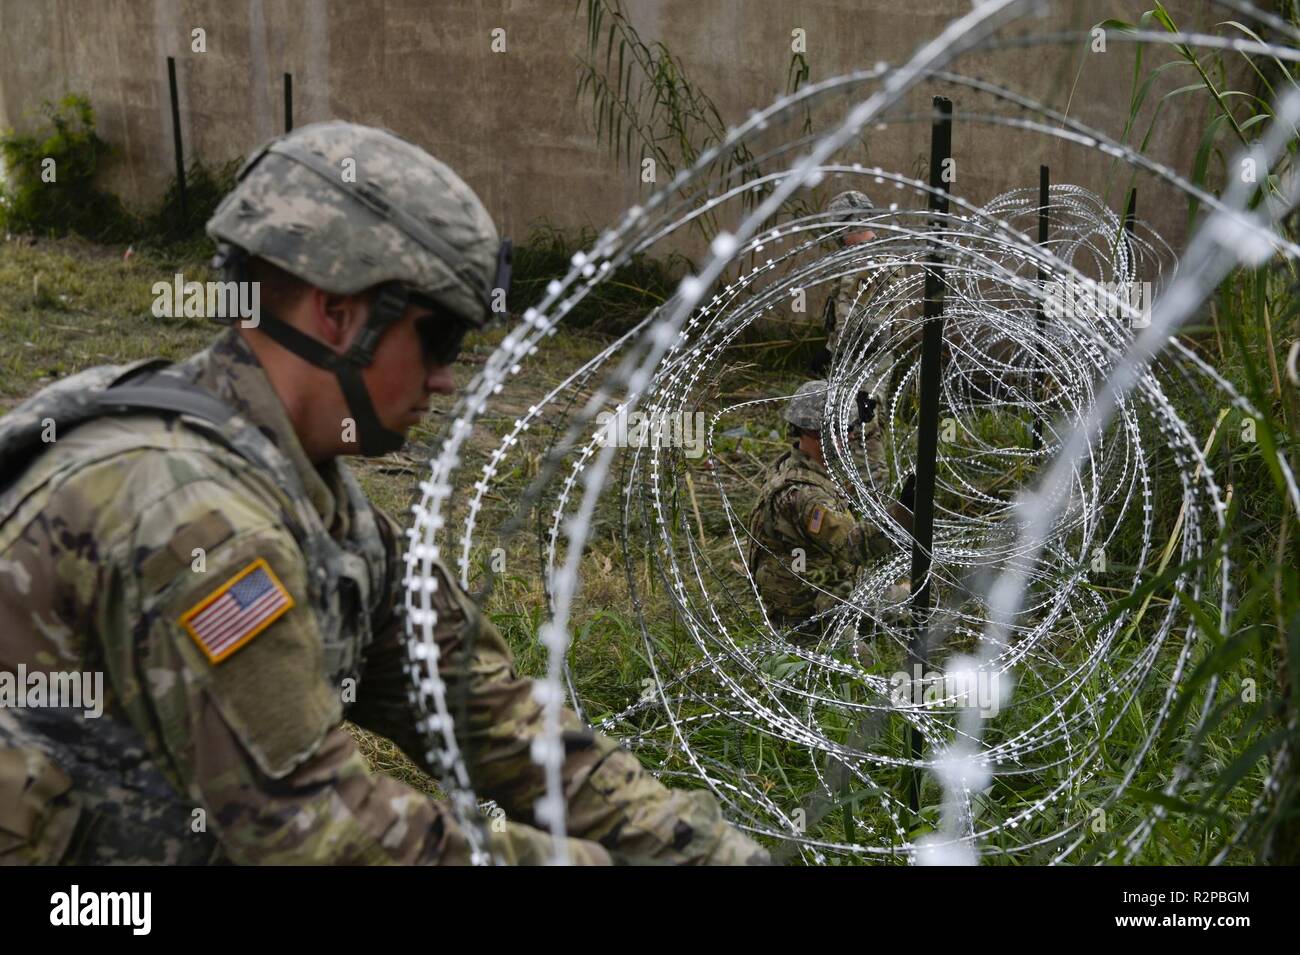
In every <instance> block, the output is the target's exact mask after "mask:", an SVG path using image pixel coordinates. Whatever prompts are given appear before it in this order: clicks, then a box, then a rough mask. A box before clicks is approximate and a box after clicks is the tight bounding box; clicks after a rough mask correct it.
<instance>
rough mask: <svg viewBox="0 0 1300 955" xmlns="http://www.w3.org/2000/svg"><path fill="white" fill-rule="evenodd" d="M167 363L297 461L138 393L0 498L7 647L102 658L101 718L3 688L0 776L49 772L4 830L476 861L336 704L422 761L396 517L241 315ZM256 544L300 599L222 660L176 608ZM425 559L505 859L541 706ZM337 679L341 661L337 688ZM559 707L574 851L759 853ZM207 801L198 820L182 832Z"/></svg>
mask: <svg viewBox="0 0 1300 955" xmlns="http://www.w3.org/2000/svg"><path fill="white" fill-rule="evenodd" d="M176 373H177V374H178V375H181V376H183V377H184V378H185V379H186V380H188V381H191V382H194V383H196V384H198V385H199V386H201V387H202V388H204V389H206V390H210V391H211V392H212V393H214V394H216V395H218V396H219V397H221V398H222V399H223V400H224V401H226V402H227V403H229V404H230V405H231V406H232V407H233V408H235V410H236V411H237V415H238V418H239V419H244V422H246V424H244V423H241V424H238V425H237V426H236V427H238V428H244V427H252V428H254V429H256V430H257V431H259V432H261V433H263V434H264V435H266V436H267V437H268V438H269V439H270V442H271V444H272V445H273V446H274V447H275V449H276V450H277V451H278V452H279V453H280V454H281V455H283V458H284V459H285V461H286V462H287V464H288V465H289V466H290V468H291V471H292V474H293V475H296V477H297V479H298V480H297V482H292V481H291V482H288V483H285V482H283V481H282V475H281V474H278V473H264V472H260V471H259V470H258V469H256V468H253V467H250V465H249V462H248V461H247V460H245V459H244V458H243V457H241V456H240V455H239V454H236V453H234V452H233V451H231V450H230V448H228V447H226V446H225V445H224V444H223V443H222V442H220V441H218V440H214V439H213V438H212V437H211V436H209V435H207V434H205V433H204V432H205V428H204V427H203V426H202V425H201V424H200V423H199V422H197V421H192V420H191V419H189V418H186V419H184V421H185V423H184V425H180V424H178V423H177V421H176V420H167V419H166V418H163V417H161V416H153V415H140V416H129V417H119V418H100V419H98V420H96V421H93V422H90V423H87V424H84V425H82V426H81V427H79V428H76V429H75V430H73V431H72V432H71V433H69V434H67V435H63V436H59V437H58V438H57V440H56V441H55V442H54V443H53V444H52V445H51V446H50V448H49V450H47V451H46V452H45V453H44V454H42V455H41V456H40V457H39V458H38V459H37V460H36V462H35V463H34V464H33V465H32V466H31V467H30V468H29V469H28V470H27V471H26V472H25V473H24V474H23V476H22V477H21V478H20V480H19V481H18V483H17V484H16V485H15V486H13V487H12V488H10V489H9V490H8V491H7V492H6V493H5V494H4V496H3V498H0V504H3V505H4V507H3V509H0V670H6V671H9V672H14V671H16V669H17V667H18V665H19V664H24V665H25V666H26V667H27V669H28V671H29V672H31V671H35V670H42V671H84V670H97V669H98V670H103V671H105V674H106V684H107V686H108V687H109V689H108V691H107V697H108V698H107V701H106V704H105V711H104V715H103V716H102V717H101V718H99V719H86V718H85V717H83V716H81V715H79V714H74V713H70V712H66V711H54V710H42V709H3V708H0V794H4V793H6V791H7V792H13V788H12V784H13V783H14V781H15V780H20V781H21V780H24V779H25V780H26V781H25V782H21V787H20V791H27V790H30V789H32V788H33V787H35V788H36V789H38V790H39V791H40V792H42V793H44V794H45V797H44V798H43V800H38V799H32V800H29V801H32V802H33V806H32V808H31V810H30V811H29V812H26V813H25V815H24V818H23V819H22V820H21V823H22V824H21V826H20V825H19V824H18V823H16V822H15V819H17V818H18V814H17V813H11V814H9V816H8V817H6V816H5V815H0V852H3V851H4V850H5V849H6V848H8V849H10V850H11V851H18V852H22V853H24V854H25V855H26V856H27V857H28V858H30V859H36V860H39V861H52V860H53V859H57V858H59V857H60V856H62V857H63V858H64V859H65V860H75V861H82V862H113V861H152V862H203V861H215V860H229V861H235V862H241V863H257V862H269V863H302V862H308V863H326V862H328V863H373V862H396V863H457V862H464V861H466V860H467V859H468V854H467V853H468V847H467V843H466V839H465V836H464V834H463V833H462V832H461V831H460V830H459V829H458V827H457V825H456V823H455V821H454V819H453V816H452V814H451V812H450V811H449V809H448V807H447V806H446V804H444V803H440V802H437V801H435V800H432V799H430V798H428V797H426V796H424V795H422V794H420V793H418V792H416V791H414V790H412V789H410V788H408V787H407V786H405V785H403V784H401V783H399V782H397V781H395V780H392V779H389V778H387V777H384V776H376V775H374V774H372V773H371V772H370V771H369V769H368V768H367V766H366V763H365V761H364V759H363V758H362V756H361V754H360V753H359V751H358V750H357V747H356V745H355V743H354V741H353V739H352V737H351V736H350V734H349V733H348V732H347V731H346V729H344V728H343V727H342V726H340V725H339V724H340V721H341V720H342V719H344V718H347V719H349V720H352V721H353V722H355V723H357V724H358V725H360V726H363V727H365V728H367V729H370V730H372V731H374V732H376V733H379V734H381V735H384V736H386V737H388V738H389V739H392V740H393V741H394V742H396V743H398V745H399V746H401V748H402V749H403V750H404V751H405V752H407V753H408V754H409V755H411V756H412V757H413V758H416V759H417V760H418V759H419V758H420V755H421V754H422V753H423V750H424V747H423V746H422V745H421V743H420V741H419V740H418V739H417V738H416V735H415V732H414V716H413V714H412V713H411V712H410V711H409V709H408V706H407V686H408V679H407V677H406V676H405V675H404V673H403V670H402V660H403V658H404V656H405V648H404V643H403V627H402V621H401V616H400V614H399V613H398V612H396V610H397V608H398V607H399V604H400V602H401V601H400V599H399V598H400V593H401V576H402V574H401V573H400V571H401V569H402V563H401V547H400V541H401V537H400V534H399V531H398V528H397V527H396V525H395V524H394V523H393V522H392V521H391V520H390V519H389V518H387V517H386V516H385V515H384V514H383V513H382V512H381V511H379V510H378V509H376V508H374V507H373V506H372V505H369V504H368V503H367V502H366V500H365V498H364V497H363V496H362V493H361V491H360V490H359V488H358V486H357V484H356V481H355V479H354V478H353V477H352V475H351V473H350V472H349V470H348V469H347V468H346V466H344V465H343V464H342V463H341V462H339V461H338V460H337V459H335V460H333V461H330V462H328V463H326V464H325V465H322V466H321V467H320V468H319V469H318V468H316V467H313V466H312V465H311V464H310V463H309V462H308V461H307V459H306V458H305V456H304V454H303V451H302V449H301V447H300V445H299V444H298V442H297V439H296V437H295V436H294V433H293V430H292V426H291V425H290V423H289V420H288V418H287V415H286V414H285V412H284V409H283V406H282V405H280V403H279V401H278V400H277V399H276V397H275V394H274V392H273V391H272V389H271V385H270V382H269V380H268V379H267V377H266V375H265V374H264V373H263V372H262V370H261V367H260V365H258V364H257V361H256V359H255V357H254V356H253V354H252V352H251V350H250V349H249V348H248V346H247V345H246V344H245V343H244V341H243V339H242V338H241V337H240V336H239V334H238V333H237V332H234V331H230V332H227V333H226V334H225V335H224V336H222V337H221V338H220V339H219V340H218V341H217V343H216V344H215V345H214V346H213V347H212V348H210V349H208V350H207V351H204V352H201V353H200V354H198V355H196V356H195V357H193V358H192V359H190V360H189V361H187V362H185V363H184V364H183V365H180V366H177V367H176ZM12 414H14V415H18V416H21V415H22V414H23V408H22V407H20V408H18V409H16V410H15V411H14V412H13V413H12ZM5 423H7V424H8V423H10V422H5ZM295 483H296V484H297V485H298V486H296V487H295V486H294V484H295ZM299 491H301V492H302V493H301V495H300V494H299V493H298V492H299ZM304 524H313V525H318V527H319V529H321V530H324V531H325V532H326V533H328V535H329V536H330V537H331V539H333V540H334V541H336V542H337V544H338V545H339V554H338V555H337V556H338V560H339V562H340V568H339V578H338V580H339V586H338V587H337V589H335V590H334V591H333V592H332V593H326V592H323V591H321V590H320V589H319V588H318V587H317V586H316V582H317V581H318V580H321V579H323V578H324V577H325V576H326V574H325V572H324V571H323V570H322V569H320V568H316V570H315V573H313V572H312V571H313V565H312V563H311V562H310V561H308V560H307V559H306V555H305V554H304V553H303V551H302V549H301V546H300V543H299V541H300V539H301V537H302V536H303V525H304ZM196 549H201V552H202V554H203V558H204V560H203V562H204V564H205V566H202V567H201V569H200V570H198V571H196V569H195V567H196V563H195V561H196V557H195V555H196V554H197V553H199V551H196ZM257 559H264V560H266V561H267V563H268V564H269V566H270V568H271V569H272V570H273V571H274V574H275V576H276V578H278V580H279V581H281V582H282V583H283V585H284V587H285V589H286V590H287V591H288V593H289V595H290V596H291V598H292V601H293V606H292V607H291V608H290V609H289V610H288V612H286V613H284V614H283V615H282V616H280V617H278V618H277V619H276V620H275V621H274V622H273V623H272V624H271V626H269V627H267V628H266V629H265V630H263V631H262V632H261V633H259V634H257V635H256V636H254V637H253V638H252V639H251V640H249V641H248V642H247V643H246V644H245V645H244V646H242V647H240V648H239V649H238V650H236V651H235V652H234V653H232V654H231V655H230V656H229V658H227V659H223V660H221V662H219V663H216V664H213V663H211V662H210V661H209V659H208V658H207V657H206V656H205V654H204V652H201V648H200V647H199V646H198V645H197V643H196V641H195V640H194V639H192V637H191V635H190V634H189V633H187V631H186V630H185V629H184V628H183V627H182V626H181V625H180V623H179V622H178V621H179V620H180V618H181V617H182V616H184V615H185V613H186V611H188V610H189V609H190V608H192V607H194V606H196V605H198V604H201V603H202V602H203V601H204V599H205V598H206V597H207V596H208V595H210V594H211V593H213V592H215V591H218V590H219V589H220V588H221V587H222V585H223V584H225V583H227V582H228V581H229V580H230V579H231V577H232V575H235V574H237V573H238V572H239V571H240V570H241V569H243V568H245V567H246V566H247V565H248V564H249V563H250V562H251V561H254V560H257ZM438 571H439V578H440V579H439V587H438V589H437V590H436V591H435V597H437V599H438V602H437V609H438V617H439V619H438V629H437V639H438V641H439V644H440V648H441V651H442V657H441V660H440V668H441V673H442V676H443V678H444V679H445V680H446V681H447V682H448V685H449V687H450V688H451V690H450V692H451V698H452V700H453V703H452V711H453V712H457V711H458V710H457V707H458V706H460V705H462V704H461V702H459V701H464V705H465V706H466V710H465V712H466V713H467V714H468V721H467V723H466V724H465V725H463V726H458V727H457V729H458V730H459V732H460V738H461V741H462V746H463V748H464V750H465V752H466V756H467V759H468V761H469V764H470V768H471V774H472V776H473V779H474V781H475V784H476V786H477V789H478V791H479V792H480V793H481V794H482V795H485V796H488V797H490V798H492V799H494V800H496V801H497V802H498V803H499V804H500V805H501V806H503V807H504V808H505V809H506V811H507V813H508V815H509V817H510V818H511V819H512V820H515V819H517V820H519V821H520V822H521V823H523V824H516V823H511V824H510V825H509V826H507V827H506V831H505V832H501V833H492V834H491V838H492V847H493V849H494V850H495V851H496V852H497V853H498V854H499V856H500V857H502V858H503V859H504V860H506V861H511V862H539V861H544V860H546V859H547V858H549V854H550V846H549V843H550V838H549V836H548V835H545V834H544V833H542V832H540V831H538V830H536V829H533V828H530V827H529V825H527V823H531V822H532V821H533V818H532V808H533V804H534V802H535V801H536V799H537V798H539V797H540V796H541V795H542V794H543V792H544V783H543V779H542V778H541V769H540V767H538V766H537V765H535V764H534V763H533V762H532V760H531V759H530V756H529V741H530V739H531V737H533V736H534V735H535V734H536V733H537V732H538V731H539V727H540V722H541V710H540V706H539V704H538V703H537V702H536V701H535V700H534V699H533V697H532V683H531V681H528V680H523V679H520V678H519V677H518V676H517V675H516V674H515V672H514V669H513V666H512V661H511V655H510V651H509V650H508V648H507V646H506V644H505V643H504V641H503V640H502V638H501V636H500V635H499V634H498V632H497V630H496V628H495V627H494V626H493V625H492V624H491V622H489V621H488V620H486V619H485V618H484V617H483V616H482V615H481V614H480V613H479V612H478V610H477V609H476V608H475V607H474V605H473V603H472V602H471V601H470V600H469V598H468V597H467V596H465V594H464V593H463V592H462V591H461V590H460V589H459V587H458V586H457V583H456V580H455V578H454V577H453V575H452V574H450V573H449V572H448V571H447V570H446V569H445V568H443V567H442V566H441V565H439V566H438ZM470 646H472V648H473V652H472V654H468V653H467V647H470ZM346 679H352V680H355V681H356V684H355V687H356V693H355V703H352V704H349V703H345V702H344V699H345V697H346V696H347V695H348V694H346V693H345V685H344V683H343V681H344V680H346ZM567 723H568V725H567V727H566V732H565V735H564V745H565V748H566V760H565V764H564V769H565V793H566V795H567V797H568V804H569V810H568V811H569V817H568V826H569V832H570V833H572V834H573V835H574V836H575V837H578V838H575V839H573V840H571V846H570V854H571V857H572V858H573V859H574V860H576V861H581V862H593V863H602V862H608V861H610V859H611V858H612V859H615V860H620V861H628V862H639V861H648V862H656V863H698V862H710V863H721V862H741V861H764V860H765V853H764V852H763V851H762V850H761V849H759V848H758V847H757V846H755V845H754V844H753V843H752V842H750V841H749V840H748V839H746V838H745V837H743V836H741V835H740V834H739V833H737V832H736V831H734V830H732V829H731V828H730V827H729V826H728V825H727V824H726V823H725V822H724V821H723V819H722V817H721V815H720V813H719V810H718V807H717V804H716V802H715V801H714V799H713V797H712V796H710V795H708V794H707V793H703V792H675V791H671V790H668V789H666V788H665V787H663V786H662V785H660V784H659V783H658V782H657V781H656V780H654V779H653V778H652V777H651V776H649V774H647V773H646V771H645V770H644V769H643V768H642V767H641V766H640V764H639V763H638V761H637V760H636V758H635V757H634V756H632V755H631V754H630V753H627V752H625V751H623V750H621V749H619V748H618V746H617V744H615V743H614V742H613V741H611V740H610V739H608V738H606V737H604V736H601V735H600V734H597V733H594V732H592V731H591V730H590V729H588V728H587V727H585V726H583V725H582V724H581V723H580V722H579V721H578V720H577V718H576V717H574V716H573V715H572V714H568V717H567ZM425 768H426V769H430V770H431V767H427V766H426V767H425ZM6 772H7V773H8V774H9V777H8V780H7V782H8V783H9V784H10V788H9V789H8V790H6V785H5V784H6V777H5V775H4V774H5V773H6ZM0 805H3V802H2V801H0ZM199 808H202V809H203V810H205V813H206V829H207V831H206V832H194V831H193V828H194V826H193V825H192V823H193V822H194V820H195V818H196V816H195V812H194V811H195V810H196V809H199ZM6 838H7V840H8V844H7V845H6V842H5V840H6ZM0 858H3V857H0Z"/></svg>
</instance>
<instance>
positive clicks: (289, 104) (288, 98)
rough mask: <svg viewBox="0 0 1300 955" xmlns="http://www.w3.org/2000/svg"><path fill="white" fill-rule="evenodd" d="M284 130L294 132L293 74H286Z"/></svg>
mask: <svg viewBox="0 0 1300 955" xmlns="http://www.w3.org/2000/svg"><path fill="white" fill-rule="evenodd" d="M284 131H285V132H286V133H291V132H293V74H292V73H286V74H284Z"/></svg>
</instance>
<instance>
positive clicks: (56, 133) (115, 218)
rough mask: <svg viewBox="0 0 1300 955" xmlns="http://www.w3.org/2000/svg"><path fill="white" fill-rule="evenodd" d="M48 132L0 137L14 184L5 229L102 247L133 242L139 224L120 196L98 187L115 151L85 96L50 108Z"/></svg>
mask: <svg viewBox="0 0 1300 955" xmlns="http://www.w3.org/2000/svg"><path fill="white" fill-rule="evenodd" d="M41 111H42V113H43V114H44V116H45V120H46V125H45V127H44V128H42V129H40V130H38V131H37V132H35V133H32V134H27V135H24V134H19V133H17V132H15V131H14V130H12V129H10V130H6V131H5V133H4V135H3V136H0V156H3V158H4V165H5V169H6V171H7V176H8V182H7V183H6V184H5V191H4V195H3V200H2V201H0V225H2V226H3V227H4V228H5V229H7V230H9V231H13V232H31V233H36V234H40V235H64V234H67V233H75V234H77V235H81V236H84V237H85V238H88V239H93V240H96V241H101V242H116V241H123V240H125V239H128V238H130V237H131V235H132V233H133V231H134V227H135V224H134V222H133V221H132V217H131V215H130V214H129V213H128V212H127V210H126V209H125V208H124V207H123V205H122V202H121V200H120V199H118V198H117V197H116V196H114V195H112V194H110V193H107V192H103V191H101V190H100V189H98V188H97V187H96V185H95V178H96V176H97V175H98V173H99V171H100V166H101V164H102V163H103V161H104V160H105V159H107V158H108V157H109V156H110V154H111V152H112V150H111V147H110V146H109V144H108V143H107V142H105V141H104V140H103V139H101V138H100V137H99V135H98V134H97V133H96V132H95V113H94V110H93V109H92V108H91V105H90V101H89V100H88V99H86V97H84V96H80V95H77V94H69V95H67V96H65V97H63V98H62V99H61V100H59V101H58V102H57V103H51V102H48V101H47V102H45V103H44V104H43V105H42V107H41Z"/></svg>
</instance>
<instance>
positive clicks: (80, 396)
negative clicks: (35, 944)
mask: <svg viewBox="0 0 1300 955" xmlns="http://www.w3.org/2000/svg"><path fill="white" fill-rule="evenodd" d="M170 364H171V363H170V362H168V361H166V360H163V359H155V360H152V361H145V362H140V363H138V364H135V365H131V366H128V367H127V368H126V369H125V370H121V369H113V368H110V367H104V368H98V369H90V370H89V371H86V372H82V373H79V374H78V375H76V376H73V378H72V379H66V381H67V385H66V386H64V387H56V388H52V389H51V390H47V391H44V392H40V393H38V394H37V395H35V396H33V397H32V398H30V399H28V400H27V401H26V402H24V403H23V404H21V405H19V407H18V408H17V409H15V410H14V411H12V412H10V414H9V415H7V416H6V417H5V418H4V419H3V420H2V421H0V451H2V452H3V453H2V454H0V504H3V502H4V501H5V499H6V494H5V492H6V491H7V490H8V489H9V487H10V485H11V484H12V482H13V481H14V480H16V479H17V477H18V476H19V474H21V473H22V472H23V471H24V470H25V469H26V467H27V466H28V465H30V464H31V463H32V462H33V461H34V460H35V459H36V457H37V456H39V455H40V453H41V451H43V450H44V449H45V448H46V447H47V445H46V444H45V443H44V442H43V441H42V439H41V427H42V421H43V420H44V419H46V418H52V419H54V420H56V421H57V422H58V425H59V427H60V429H64V430H66V429H70V428H73V427H75V426H77V425H79V424H82V423H84V422H86V421H91V420H93V419H95V418H98V417H100V416H102V415H110V414H131V413H133V412H138V411H158V412H162V413H164V414H188V415H192V416H194V417H197V418H201V419H203V420H204V421H208V422H211V423H212V424H213V425H215V426H216V428H217V432H219V430H220V428H221V426H222V425H224V424H225V423H226V422H227V421H228V420H229V419H230V418H231V417H233V416H234V414H235V412H234V409H232V408H230V407H229V406H227V405H226V404H225V402H223V401H221V399H219V398H217V397H216V396H215V395H212V394H211V393H209V392H207V391H204V390H203V389H202V388H200V387H198V386H197V385H194V384H191V383H190V382H187V381H184V380H183V379H180V378H177V377H175V376H172V375H163V374H160V372H161V371H162V369H164V368H167V367H168V366H169V365H170ZM82 379H84V381H83V380H82ZM217 432H214V433H217ZM236 450H237V449H236ZM3 512H4V508H3V507H2V506H0V514H3Z"/></svg>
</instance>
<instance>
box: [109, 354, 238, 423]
mask: <svg viewBox="0 0 1300 955" xmlns="http://www.w3.org/2000/svg"><path fill="white" fill-rule="evenodd" d="M95 404H96V410H97V411H98V412H99V413H100V414H129V413H131V412H133V411H138V410H140V409H148V410H152V411H168V412H173V413H176V414H188V415H193V416H194V417H196V418H202V419H204V420H205V421H210V422H212V423H213V424H215V425H218V426H220V425H223V424H225V423H226V422H227V421H228V420H230V418H231V417H233V416H234V413H235V412H234V409H232V408H231V407H230V406H229V405H227V404H226V403H225V402H224V401H222V400H221V399H220V398H217V397H216V396H214V395H213V394H212V393H211V392H208V391H204V390H203V389H202V388H199V387H198V386H197V385H192V384H190V383H189V382H187V381H182V380H181V379H179V378H174V377H172V376H171V375H163V374H159V368H158V366H157V365H152V363H151V365H146V366H144V367H142V368H140V369H138V370H137V371H135V372H133V373H132V374H130V375H128V376H126V377H124V378H119V379H118V380H117V381H115V382H113V383H112V384H111V385H109V386H108V387H107V388H105V389H104V390H103V391H101V392H100V393H99V394H98V395H96V396H95Z"/></svg>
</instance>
